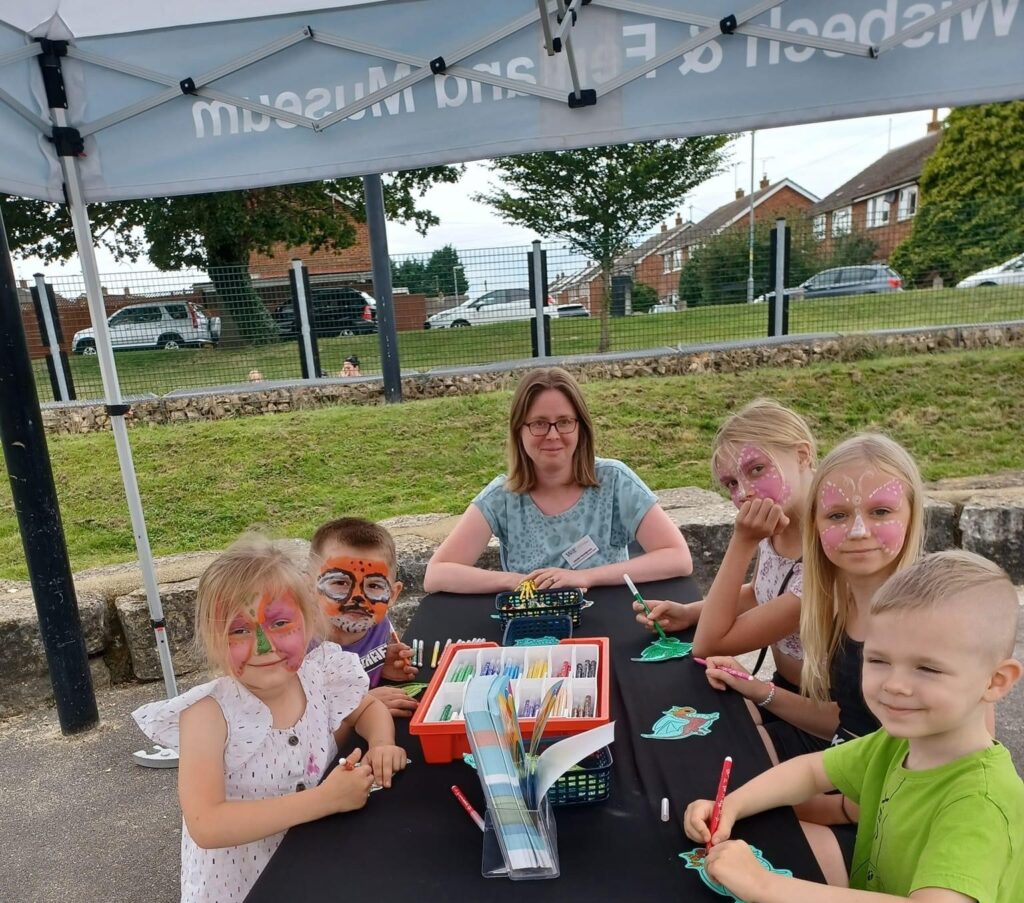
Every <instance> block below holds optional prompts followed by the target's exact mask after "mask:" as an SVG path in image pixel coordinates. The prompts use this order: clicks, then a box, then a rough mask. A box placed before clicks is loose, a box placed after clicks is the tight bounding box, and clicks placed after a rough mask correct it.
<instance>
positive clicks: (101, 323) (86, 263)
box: [50, 107, 178, 698]
mask: <svg viewBox="0 0 1024 903" xmlns="http://www.w3.org/2000/svg"><path fill="white" fill-rule="evenodd" d="M50 112H51V115H52V116H53V119H54V122H55V123H56V125H57V128H58V129H61V130H67V115H66V114H65V112H64V109H63V108H62V107H51V110H50ZM65 133H66V132H65ZM60 163H61V168H62V170H63V173H64V188H65V190H66V191H67V198H68V209H69V210H70V212H71V223H72V225H73V226H74V230H75V244H76V246H77V248H78V257H79V259H80V260H81V263H82V274H83V276H84V277H85V293H86V298H87V300H88V303H89V317H90V318H91V319H92V325H93V329H94V330H95V335H96V354H97V359H98V361H99V365H100V377H101V379H102V381H103V395H104V400H105V405H106V410H107V414H108V415H109V417H110V425H111V428H112V430H113V433H114V445H115V447H116V448H117V460H118V463H119V464H120V467H121V480H122V482H123V483H124V492H125V496H126V497H127V500H128V513H129V515H130V517H131V522H132V532H133V533H134V534H135V548H136V551H137V552H138V556H139V567H140V568H141V569H142V581H143V584H144V585H145V587H146V603H147V605H148V606H149V618H150V623H151V624H152V625H153V633H154V636H155V638H156V647H157V652H158V654H159V656H160V669H161V671H162V672H163V677H164V688H165V690H166V692H167V696H168V698H170V697H173V696H177V695H178V688H177V685H176V684H175V680H174V664H173V662H172V661H171V650H170V647H169V646H168V644H167V625H166V623H165V622H164V613H163V606H162V605H161V603H160V591H159V589H158V588H157V582H156V568H155V567H154V566H153V553H152V552H151V551H150V548H149V535H148V534H147V532H146V518H145V516H144V514H143V512H142V499H141V498H140V496H139V484H138V481H137V479H136V476H135V464H134V462H133V461H132V450H131V445H130V444H129V442H128V427H127V426H126V424H125V422H124V415H125V414H127V413H128V411H129V406H128V405H126V404H125V403H124V399H123V398H122V396H121V386H120V385H119V383H118V380H117V368H116V367H115V365H114V349H113V347H112V346H111V344H110V333H109V332H108V331H107V312H106V308H105V307H104V305H103V290H102V288H101V286H100V276H99V269H98V268H97V266H96V250H95V248H94V247H93V241H92V228H91V226H90V224H89V214H88V211H87V210H86V206H85V202H84V200H83V194H82V183H81V179H80V175H79V171H78V157H77V156H73V155H71V154H70V153H62V154H61V155H60Z"/></svg>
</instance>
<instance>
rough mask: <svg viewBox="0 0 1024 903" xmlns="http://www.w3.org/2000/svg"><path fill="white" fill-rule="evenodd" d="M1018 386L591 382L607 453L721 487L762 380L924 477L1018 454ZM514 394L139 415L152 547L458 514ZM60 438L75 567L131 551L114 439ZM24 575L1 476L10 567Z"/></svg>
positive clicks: (497, 457) (947, 374)
mask: <svg viewBox="0 0 1024 903" xmlns="http://www.w3.org/2000/svg"><path fill="white" fill-rule="evenodd" d="M761 309H762V310H763V308H761ZM666 316H671V315H666ZM652 319H654V318H652ZM588 325H589V324H588ZM470 331H471V330H465V331H463V332H459V331H456V332H455V333H453V335H454V336H455V337H456V338H459V337H461V336H462V335H463V334H465V333H468V332H470ZM446 337H447V334H446ZM1021 386H1024V351H1022V350H1015V349H1009V350H997V351H981V352H961V353H951V354H943V355H936V356H933V357H928V356H916V357H906V358H884V359H877V360H871V361H863V362H860V363H857V364H841V365H840V364H836V365H818V366H814V367H808V368H805V369H792V370H754V371H749V372H745V373H738V374H707V375H700V376H692V377H667V378H662V379H633V380H615V381H607V382H591V383H587V384H586V385H585V386H584V390H585V393H586V396H587V399H588V402H589V404H590V406H591V409H592V412H593V414H594V417H595V420H596V424H597V432H598V452H599V454H601V455H604V456H607V457H616V458H621V459H623V460H624V461H626V462H627V463H628V464H630V466H632V467H633V468H634V469H635V470H637V472H638V473H639V474H640V475H641V476H642V477H643V478H644V479H645V480H646V481H647V482H648V484H649V485H650V486H651V487H652V488H655V489H662V488H669V487H675V486H688V485H697V486H706V487H709V486H710V477H709V474H708V460H707V459H708V451H709V448H710V443H711V439H712V436H713V435H714V432H715V429H716V427H717V426H718V423H719V421H720V420H721V418H722V417H723V416H724V415H725V414H727V413H728V412H729V411H731V410H733V409H735V408H737V407H739V406H740V405H742V404H744V403H746V402H747V401H749V400H750V399H752V398H754V397H757V396H759V395H763V394H769V395H771V396H773V397H775V398H778V399H779V400H780V401H782V402H784V403H786V404H790V405H793V406H794V407H796V408H797V409H798V410H800V411H801V412H803V413H804V414H805V415H806V416H807V418H808V420H809V421H810V423H811V425H812V427H813V428H814V430H815V433H816V435H817V436H818V438H819V441H820V443H821V445H822V446H823V448H824V449H825V450H827V449H828V448H829V447H831V446H832V445H833V444H835V443H836V442H837V441H838V440H839V439H841V438H843V437H845V436H847V435H848V434H850V433H851V432H853V431H856V430H864V429H877V430H884V431H885V432H887V433H889V434H890V435H891V436H893V437H894V438H895V439H897V440H898V441H900V442H902V443H904V444H905V445H906V446H907V448H908V449H909V450H910V451H911V452H912V453H913V454H914V456H915V457H916V458H917V460H918V462H919V463H920V465H921V468H922V471H923V472H924V475H925V478H926V479H938V478H941V477H949V476H963V475H971V474H979V473H988V472H994V471H999V470H1006V469H1010V468H1018V467H1020V461H1021V458H1020V424H1021V423H1022V422H1024V393H1022V392H1021ZM509 398H510V394H509V393H507V392H496V393H492V394H488V395H478V396H471V397H465V398H459V397H455V398H444V399H437V400H428V401H416V402H410V403H406V404H402V405H396V406H391V407H365V406H351V407H336V408H328V409H322V410H317V411H308V412H298V413H291V414H277V415H267V416H263V417H251V418H243V419H239V420H227V421H220V422H214V423H188V424H180V425H173V426H161V427H153V428H149V429H143V428H137V429H133V430H132V431H131V433H130V436H131V442H132V448H133V451H134V457H135V463H136V468H137V471H138V476H139V485H140V488H141V493H142V500H143V505H144V507H145V511H146V519H147V525H148V528H149V535H150V541H151V544H152V546H153V551H154V553H155V554H158V555H161V554H169V553H172V552H181V551H188V550H194V549H216V548H221V547H223V546H225V545H227V544H228V543H229V542H230V541H231V540H232V539H234V538H235V537H236V536H237V535H238V534H239V533H240V532H242V531H243V530H245V529H247V528H249V527H253V526H259V527H262V528H263V529H265V530H267V531H269V532H271V533H273V534H275V535H282V536H309V535H310V534H311V533H312V532H313V530H314V529H315V528H316V527H317V526H318V525H319V524H320V523H321V522H322V521H324V520H326V519H327V518H329V517H334V516H338V515H340V514H343V513H346V514H354V515H362V516H366V517H370V518H377V519H379V518H385V517H390V516H392V515H396V514H413V513H423V512H443V511H447V512H458V511H461V510H462V509H463V508H464V507H465V505H466V504H467V503H468V502H469V501H470V500H471V499H472V498H473V496H474V495H475V494H476V493H477V491H479V490H480V489H481V488H482V487H483V486H484V485H485V484H486V483H487V482H488V481H489V480H490V479H491V478H492V477H493V476H494V475H495V474H497V473H499V472H500V471H501V470H502V469H503V450H502V446H503V441H504V430H505V422H506V417H507V414H508V404H509ZM49 447H50V454H51V457H52V460H53V470H54V476H55V479H56V483H57V489H58V493H59V497H60V505H61V512H62V517H63V522H64V529H65V532H66V535H67V540H68V547H69V551H70V556H71V564H72V567H73V569H74V570H81V569H83V568H86V567H90V566H93V565H98V564H105V563H111V562H119V561H128V560H131V559H132V558H133V557H134V543H133V540H132V532H131V527H130V524H129V521H128V512H127V508H126V505H125V500H124V494H123V490H122V487H121V478H120V473H119V470H118V466H117V457H116V454H115V451H114V443H113V438H112V436H111V435H110V434H109V433H102V434H89V435H84V436H55V437H51V438H50V440H49ZM25 576H26V572H25V566H24V556H23V553H22V548H21V541H20V538H19V533H18V527H17V522H16V520H15V516H14V511H13V506H12V503H11V497H10V491H9V484H8V482H7V481H6V480H4V481H3V485H2V488H0V577H6V578H15V579H17V578H22V579H23V578H25Z"/></svg>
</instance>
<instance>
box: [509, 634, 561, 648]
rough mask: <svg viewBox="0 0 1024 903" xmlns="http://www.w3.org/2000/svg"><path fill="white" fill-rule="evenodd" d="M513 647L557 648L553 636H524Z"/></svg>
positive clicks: (556, 640)
mask: <svg viewBox="0 0 1024 903" xmlns="http://www.w3.org/2000/svg"><path fill="white" fill-rule="evenodd" d="M512 645H513V646H557V645H558V637H554V636H524V637H523V638H522V639H521V640H516V641H515V642H514V643H513V644H512Z"/></svg>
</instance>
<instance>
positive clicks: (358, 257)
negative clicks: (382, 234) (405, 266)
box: [249, 222, 371, 283]
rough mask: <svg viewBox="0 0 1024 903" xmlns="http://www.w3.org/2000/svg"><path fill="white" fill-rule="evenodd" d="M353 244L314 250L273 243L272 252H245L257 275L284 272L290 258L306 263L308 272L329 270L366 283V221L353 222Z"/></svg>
mask: <svg viewBox="0 0 1024 903" xmlns="http://www.w3.org/2000/svg"><path fill="white" fill-rule="evenodd" d="M354 225H355V229H356V241H355V244H353V245H351V246H350V247H348V248H343V249H342V250H340V251H337V250H330V249H327V248H321V249H320V250H319V251H317V252H316V253H315V254H313V253H311V252H310V250H309V245H296V246H292V245H285V244H283V243H281V244H277V245H274V247H273V249H272V253H270V254H257V253H252V254H250V255H249V272H250V273H252V275H253V276H256V277H258V278H260V279H274V278H279V277H281V276H287V275H288V270H289V269H291V262H292V259H293V258H298V259H300V260H302V261H303V262H304V263H305V264H306V268H307V269H308V270H309V273H310V275H311V276H312V275H314V274H317V275H319V274H327V273H330V274H333V275H338V276H345V277H346V278H345V279H343V280H339V281H343V282H357V283H368V282H369V281H370V272H371V266H370V232H369V229H367V226H366V223H360V222H357V223H354Z"/></svg>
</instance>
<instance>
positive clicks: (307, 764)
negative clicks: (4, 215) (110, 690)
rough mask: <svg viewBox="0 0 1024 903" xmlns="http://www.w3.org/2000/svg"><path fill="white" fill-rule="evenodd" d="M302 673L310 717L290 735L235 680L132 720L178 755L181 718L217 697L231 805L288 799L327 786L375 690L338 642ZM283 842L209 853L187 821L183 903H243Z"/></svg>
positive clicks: (269, 840)
mask: <svg viewBox="0 0 1024 903" xmlns="http://www.w3.org/2000/svg"><path fill="white" fill-rule="evenodd" d="M298 673H299V679H300V681H301V682H302V688H303V690H304V691H305V693H306V711H305V712H304V713H303V715H302V717H301V718H300V719H299V720H298V721H297V722H295V724H294V725H293V726H292V727H290V728H285V729H278V728H274V727H272V724H271V714H270V709H268V708H267V706H266V705H264V703H263V702H261V701H260V700H259V699H257V698H256V697H255V696H254V695H253V694H252V693H250V692H249V691H248V690H247V689H246V688H245V687H243V686H242V685H241V684H240V683H239V682H238V681H236V680H235V679H234V678H231V677H220V678H217V679H216V680H213V681H210V682H209V683H205V684H203V685H202V686H199V687H195V688H194V689H192V690H189V691H188V692H187V693H182V694H181V695H180V696H176V697H175V698H174V699H169V700H164V701H161V702H153V703H150V704H149V705H144V706H142V707H141V708H139V709H136V710H135V711H134V712H133V713H132V717H134V718H135V721H136V722H137V723H138V725H139V727H140V728H142V730H143V732H144V733H145V734H146V735H147V736H148V737H150V738H151V739H152V740H153V741H154V742H156V743H159V744H161V745H163V746H167V747H170V748H172V749H177V748H178V743H179V740H178V720H179V718H180V717H181V713H182V712H184V711H185V709H187V708H189V707H190V706H193V705H195V704H196V703H197V702H199V701H200V700H201V699H205V698H206V697H207V696H209V697H212V698H213V699H215V700H216V701H217V704H218V705H219V706H220V708H221V711H222V712H223V713H224V720H225V721H226V722H227V727H228V735H227V741H226V742H225V744H224V791H225V796H226V799H229V800H261V799H269V798H271V797H275V796H284V795H285V794H288V793H294V792H296V791H297V790H303V789H305V788H306V787H315V786H316V785H317V784H318V783H319V781H320V776H321V774H322V773H323V772H324V770H325V769H326V768H327V766H328V765H329V764H330V763H331V761H332V760H333V759H334V758H335V757H336V756H337V755H338V747H337V744H336V743H335V741H334V733H333V732H334V731H335V730H337V728H338V727H339V726H340V725H341V722H342V720H343V719H344V718H345V717H346V716H347V715H348V714H349V713H351V712H352V711H353V710H354V709H355V708H356V707H357V706H358V705H359V703H360V702H361V701H362V699H363V697H364V696H365V695H366V692H367V688H368V685H369V682H368V680H367V677H366V672H365V671H363V669H362V666H361V665H360V664H359V657H358V656H357V655H353V654H351V653H349V652H345V651H343V650H342V648H341V647H340V646H338V645H336V644H335V643H324V644H322V645H321V646H318V647H317V648H316V649H314V650H313V651H312V652H310V653H308V654H307V655H306V658H305V660H304V661H303V662H302V666H301V667H300V668H299V672H298ZM283 837H284V832H283V831H282V832H281V833H279V834H274V835H272V836H270V837H264V838H263V839H262V840H256V841H253V842H252V843H246V844H242V845H240V846H236V847H223V848H221V849H215V850H204V849H202V848H201V847H199V846H197V845H196V843H195V841H194V840H192V838H191V837H190V836H189V833H188V829H187V828H186V827H185V824H184V822H182V826H181V900H182V903H241V901H242V900H244V899H245V896H246V894H248V893H249V890H250V889H251V888H252V886H253V884H255V883H256V879H257V878H258V877H259V875H260V872H262V871H263V868H264V866H266V864H267V863H268V862H269V861H270V857H271V856H272V855H273V854H274V851H275V850H276V849H277V847H278V845H279V844H280V843H281V839H282V838H283Z"/></svg>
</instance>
